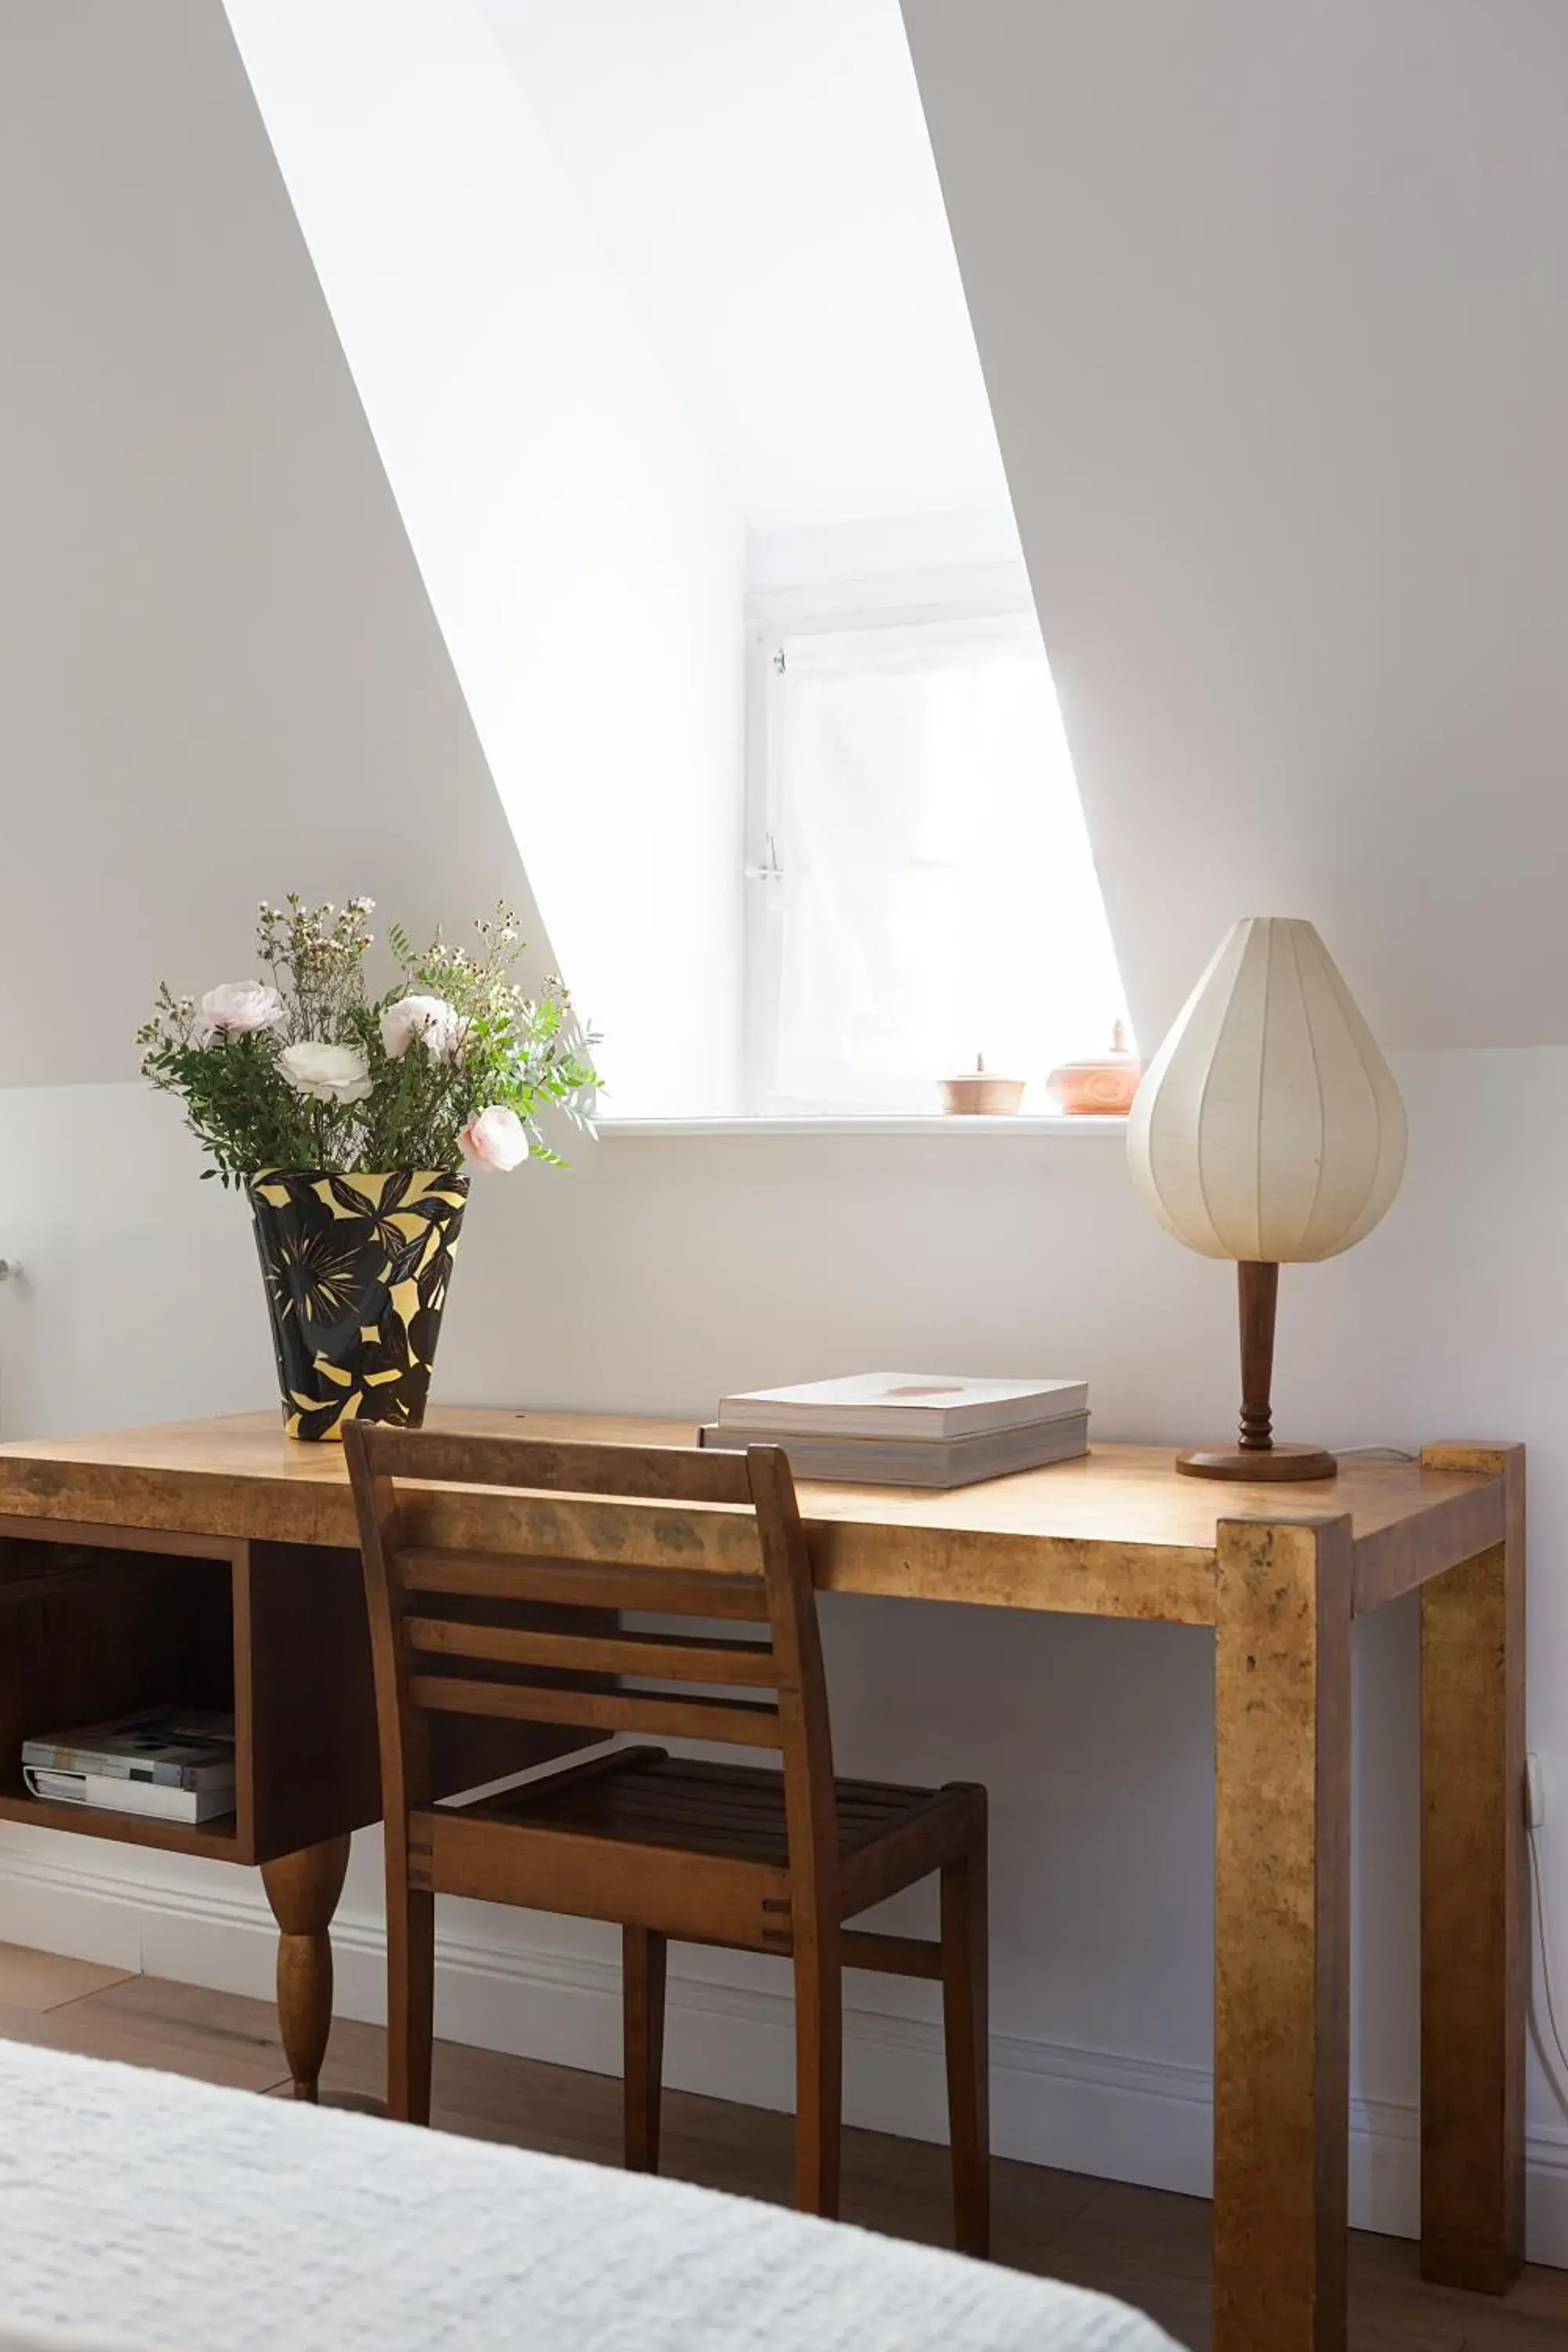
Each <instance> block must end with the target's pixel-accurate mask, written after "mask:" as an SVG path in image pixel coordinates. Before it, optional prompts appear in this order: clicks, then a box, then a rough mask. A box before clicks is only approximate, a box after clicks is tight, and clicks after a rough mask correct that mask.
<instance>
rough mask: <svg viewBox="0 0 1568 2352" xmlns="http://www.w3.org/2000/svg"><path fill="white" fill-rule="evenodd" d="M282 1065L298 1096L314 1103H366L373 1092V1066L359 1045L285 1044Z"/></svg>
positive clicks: (308, 1040)
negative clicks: (371, 1068)
mask: <svg viewBox="0 0 1568 2352" xmlns="http://www.w3.org/2000/svg"><path fill="white" fill-rule="evenodd" d="M278 1066H279V1069H280V1070H281V1071H282V1073H283V1075H284V1076H285V1077H286V1078H287V1079H288V1081H289V1085H290V1086H291V1087H293V1089H294V1091H295V1093H296V1094H299V1095H308V1096H309V1097H310V1100H311V1101H312V1102H335V1103H354V1102H363V1100H364V1098H365V1097H366V1095H367V1094H369V1092H370V1066H369V1064H368V1063H367V1062H366V1060H365V1057H364V1055H363V1054H362V1053H361V1052H360V1049H359V1047H358V1046H357V1045H323V1044H322V1043H321V1039H320V1038H319V1037H302V1038H301V1039H300V1043H299V1044H298V1045H285V1047H284V1048H283V1051H282V1052H281V1053H280V1054H279V1056H278Z"/></svg>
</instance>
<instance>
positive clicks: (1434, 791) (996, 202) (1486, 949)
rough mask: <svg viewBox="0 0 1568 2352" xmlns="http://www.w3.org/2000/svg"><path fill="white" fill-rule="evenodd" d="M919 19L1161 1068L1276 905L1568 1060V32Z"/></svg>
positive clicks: (1375, 990)
mask: <svg viewBox="0 0 1568 2352" xmlns="http://www.w3.org/2000/svg"><path fill="white" fill-rule="evenodd" d="M905 16H906V17H907V20H908V23H909V28H910V40H911V44H912V47H913V50H914V55H915V64H916V68H917V70H918V73H919V76H920V79H921V94H922V97H923V99H924V102H925V108H926V114H927V118H928V121H929V123H930V126H931V138H932V142H933V145H934V147H935V150H936V157H937V163H938V166H939V169H940V171H941V173H942V185H943V191H944V194H945V195H946V199H947V206H948V212H949V215H950V218H951V220H952V229H953V236H954V239H955V242H956V245H957V248H958V257H959V262H960V265H961V267H962V269H963V279H964V287H965V290H966V292H967V294H968V298H969V304H970V309H971V312H972V314H973V320H974V326H975V332H976V336H977V339H978V341H979V345H980V352H981V358H982V360H983V362H984V367H985V372H986V380H987V383H988V384H989V387H990V393H991V401H992V406H993V409H994V413H995V417H996V423H997V429H998V432H999V435H1000V437H1001V442H1002V447H1003V452H1004V454H1005V457H1006V460H1007V467H1008V475H1009V478H1010V480H1011V483H1012V488H1013V500H1014V505H1015V508H1016V512H1017V515H1018V520H1019V525H1020V528H1021V530H1022V532H1023V536H1024V541H1025V546H1026V553H1027V555H1028V559H1029V563H1030V569H1031V572H1032V573H1033V577H1034V582H1035V593H1036V597H1037V603H1038V605H1039V611H1040V621H1041V626H1042V628H1043V630H1044V633H1045V639H1046V644H1047V647H1048V649H1049V652H1050V656H1051V667H1052V671H1053V674H1054V676H1055V677H1056V680H1057V684H1058V689H1059V692H1060V695H1061V701H1062V709H1063V714H1064V716H1065V718H1066V720H1067V724H1068V740H1069V741H1070V742H1071V744H1072V746H1073V753H1074V762H1075V766H1076V769H1077V772H1078V778H1079V786H1080V789H1081V791H1082V793H1083V798H1084V804H1085V809H1086V813H1087V814H1088V817H1089V831H1090V835H1091V837H1092V839H1093V841H1094V845H1095V852H1096V856H1097V858H1098V860H1099V863H1100V870H1101V874H1102V877H1103V881H1104V887H1105V898H1106V906H1107V909H1108V912H1109V914H1110V924H1111V930H1112V934H1113V936H1114V937H1115V940H1116V943H1117V948H1118V951H1119V954H1120V956H1121V968H1122V972H1123V976H1124V978H1125V980H1126V982H1127V987H1128V994H1129V998H1130V1000H1131V1008H1132V1017H1133V1021H1134V1024H1135V1025H1136V1028H1137V1031H1138V1034H1139V1035H1140V1036H1141V1037H1144V1038H1154V1037H1158V1036H1160V1035H1161V1034H1163V1031H1164V1029H1165V1028H1166V1027H1167V1026H1168V1024H1169V1022H1170V1020H1171V1018H1172V1016H1173V1013H1174V1012H1175V1011H1176V1009H1177V1006H1178V1005H1179V1003H1180V1002H1181V999H1182V995H1183V993H1184V990H1185V988H1186V987H1187V985H1188V984H1189V982H1190V978H1191V976H1192V975H1193V974H1194V973H1195V972H1197V971H1200V970H1201V969H1202V967H1203V965H1204V962H1205V960H1206V958H1207V957H1208V955H1209V954H1210V953H1211V952H1212V950H1213V948H1214V946H1215V942H1216V941H1217V940H1219V939H1220V938H1221V937H1222V936H1223V934H1224V932H1225V931H1226V929H1227V928H1228V927H1229V925H1230V923H1231V922H1232V921H1233V920H1234V919H1235V917H1236V916H1237V914H1248V913H1258V912H1262V913H1279V914H1294V915H1306V916H1309V917H1310V918H1312V919H1314V920H1316V921H1317V922H1318V923H1319V926H1320V928H1321V929H1322V930H1323V932H1324V934H1325V936H1326V937H1327V938H1328V940H1329V941H1330V944H1331V946H1332V947H1334V948H1335V949H1336V950H1342V952H1343V955H1344V957H1345V960H1346V961H1347V964H1348V963H1350V962H1351V961H1352V958H1353V961H1354V963H1355V967H1356V969H1357V971H1358V972H1361V973H1362V974H1363V979H1362V980H1361V981H1359V982H1358V989H1359V991H1360V992H1361V995H1362V1003H1363V1010H1364V1011H1365V1013H1366V1014H1367V1016H1368V1018H1369V1020H1370V1021H1371V1023H1372V1025H1373V1030H1374V1031H1375V1032H1376V1033H1377V1034H1378V1035H1379V1036H1380V1037H1381V1038H1382V1039H1383V1040H1384V1043H1385V1044H1395V1045H1399V1044H1405V1045H1528V1044H1538V1043H1545V1042H1553V1043H1563V1042H1564V1041H1568V928H1565V927H1564V925H1563V921H1562V919H1561V910H1560V901H1561V890H1560V887H1559V876H1560V874H1561V871H1562V868H1563V858H1564V854H1565V852H1568V796H1565V795H1564V793H1563V782H1562V780H1563V773H1564V772H1565V770H1568V459H1565V457H1564V445H1563V430H1562V418H1563V413H1564V408H1565V407H1568V237H1565V236H1564V234H1563V221H1564V218H1565V217H1568V13H1565V12H1564V10H1563V8H1562V7H1561V6H1558V5H1553V0H1490V4H1489V5H1487V6H1484V7H1478V6H1476V5H1474V0H1378V5H1376V6H1372V7H1369V6H1367V5H1365V0H1311V5H1283V0H1274V5H1258V0H1182V5H1180V6H1174V7H1151V6H1150V5H1149V4H1148V0H1051V5H1048V6H1041V5H1038V0H966V5H963V6H962V7H954V6H952V5H951V0H905ZM1173 876H1179V877H1180V889H1179V891H1177V890H1173V887H1172V877H1173Z"/></svg>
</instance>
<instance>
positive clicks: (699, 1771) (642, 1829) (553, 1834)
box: [418, 1748, 984, 1947]
mask: <svg viewBox="0 0 1568 2352" xmlns="http://www.w3.org/2000/svg"><path fill="white" fill-rule="evenodd" d="M835 1786H836V1789H837V1814H838V1850H839V1874H840V1883H841V1889H842V1916H843V1917H845V1918H852V1917H853V1916H855V1914H856V1913H857V1912H859V1911H864V1910H866V1909H868V1907H869V1906H870V1905H872V1904H873V1903H879V1902H880V1901H881V1900H882V1899H883V1897H884V1896H886V1895H891V1894H894V1893H896V1892H897V1891H898V1889H899V1888H900V1887H902V1886H907V1885H912V1884H913V1883H914V1882H915V1881H916V1880H917V1879H920V1878H923V1877H924V1876H926V1875H927V1874H928V1873H930V1872H931V1871H932V1870H935V1869H939V1868H940V1867H941V1866H942V1864H943V1863H945V1862H948V1861H953V1860H956V1859H958V1858H959V1857H960V1856H961V1855H962V1854H963V1853H966V1852H967V1851H969V1850H970V1848H971V1846H972V1845H973V1832H974V1814H973V1807H974V1799H975V1796H976V1793H977V1792H975V1791H973V1790H971V1789H970V1788H969V1787H967V1786H965V1785H959V1786H955V1787H952V1788H947V1789H935V1790H933V1789H910V1788H903V1787H900V1786H898V1785H896V1784H894V1783H890V1782H887V1781H880V1780H838V1781H837V1782H836V1783H835ZM981 1801H982V1802H983V1801H984V1799H983V1796H982V1798H981ZM418 1818H419V1821H420V1823H421V1826H422V1827H427V1829H428V1831H429V1832H430V1833H431V1834H432V1836H433V1838H434V1841H435V1844H436V1850H437V1854H439V1853H441V1851H442V1849H443V1848H445V1849H446V1850H447V1852H452V1851H453V1849H454V1838H453V1832H454V1831H455V1829H456V1826H457V1824H458V1823H459V1822H461V1823H463V1824H469V1823H471V1824H473V1825H474V1827H475V1830H478V1829H479V1824H481V1823H482V1824H485V1825H487V1826H488V1827H489V1828H491V1829H493V1830H494V1831H495V1832H500V1833H501V1835H503V1836H504V1835H505V1834H506V1833H507V1832H511V1833H512V1835H513V1836H514V1837H516V1836H518V1835H519V1833H521V1842H525V1843H527V1844H529V1845H534V1844H535V1843H536V1842H538V1843H542V1842H543V1841H544V1840H552V1841H553V1840H561V1841H564V1840H568V1839H570V1840H572V1841H574V1842H575V1841H579V1840H586V1841H589V1842H591V1843H592V1844H593V1845H594V1846H595V1847H597V1848H599V1849H600V1850H601V1851H602V1850H603V1849H604V1848H605V1846H616V1847H619V1848H622V1849H626V1854H625V1860H626V1864H627V1865H628V1869H627V1873H626V1885H628V1888H629V1887H630V1886H631V1885H632V1884H633V1883H634V1881H633V1878H632V1874H631V1872H630V1868H629V1865H630V1864H631V1863H632V1860H633V1855H634V1853H648V1852H649V1851H650V1850H657V1851H658V1852H660V1853H665V1854H668V1853H679V1854H681V1855H683V1856H685V1857H686V1858H687V1861H688V1864H689V1868H690V1870H691V1872H692V1873H693V1874H694V1875H695V1876H696V1877H697V1878H700V1877H701V1876H702V1875H703V1874H704V1873H703V1864H704V1863H709V1864H712V1865H713V1866H714V1868H716V1869H719V1870H722V1871H724V1872H725V1873H726V1874H729V1873H730V1872H732V1871H733V1870H734V1869H735V1868H736V1867H737V1865H739V1866H740V1867H742V1868H743V1869H747V1870H750V1871H754V1872H756V1873H758V1874H760V1875H761V1876H762V1877H763V1882H764V1885H763V1887H761V1888H759V1894H760V1895H764V1896H766V1895H771V1896H772V1897H773V1901H772V1902H769V1903H767V1905H766V1907H767V1908H768V1909H770V1910H776V1909H778V1908H783V1907H787V1905H786V1904H784V1902H783V1901H782V1900H781V1898H784V1897H787V1892H788V1882H789V1840H788V1832H787V1828H786V1824H785V1817H784V1775H783V1774H782V1773H781V1772H770V1771H767V1770H763V1769H757V1768H756V1767H754V1766H747V1765H731V1764H715V1763H709V1762H706V1761H700V1760H695V1759H691V1758H689V1757H683V1756H668V1755H665V1754H664V1753H662V1752H661V1751H660V1750H658V1749H657V1748H656V1749H648V1748H634V1749H628V1750H624V1751H622V1752H621V1753H620V1754H618V1755H615V1754H613V1755H609V1756H606V1757H605V1759H603V1760H602V1762H600V1763H598V1764H596V1765H595V1766H591V1767H589V1768H587V1769H584V1768H582V1767H577V1768H574V1769H570V1770H567V1771H566V1772H563V1773H562V1774H560V1775H558V1776H554V1777H553V1778H552V1777H546V1778H545V1779H542V1780H534V1781H531V1782H525V1783H524V1784H522V1785H521V1787H517V1788H512V1789H506V1790H500V1792H499V1793H498V1794H496V1795H494V1796H490V1797H484V1798H480V1799H479V1800H478V1801H476V1802H475V1803H473V1804H469V1805H463V1806H461V1807H452V1808H447V1807H439V1808H434V1809H428V1810H426V1811H423V1812H422V1813H421V1815H420V1816H419V1817H418ZM443 1832H445V1834H443ZM529 1832H534V1833H536V1836H535V1837H530V1836H529V1835H528V1833H529ZM607 1859H608V1857H607V1856H606V1860H607ZM443 1877H444V1874H443V1873H442V1872H441V1870H440V1869H439V1867H437V1874H436V1884H437V1885H438V1886H439V1885H441V1884H442V1883H443ZM452 1891H454V1892H457V1891H458V1889H457V1888H455V1887H454V1888H453V1889H452ZM646 1924H647V1925H650V1926H653V1925H660V1924H663V1923H662V1922H656V1921H652V1920H650V1921H648V1922H647V1923H646ZM668 1932H672V1933H679V1930H678V1929H676V1928H674V1927H670V1929H669V1930H668ZM763 1940H764V1941H765V1943H766V1945H767V1946H769V1947H776V1946H777V1945H778V1944H779V1943H780V1942H781V1941H783V1940H787V1938H786V1937H784V1936H783V1935H781V1923H779V1922H778V1921H777V1920H775V1921H774V1922H773V1924H772V1925H771V1926H769V1927H765V1928H764V1930H763Z"/></svg>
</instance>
